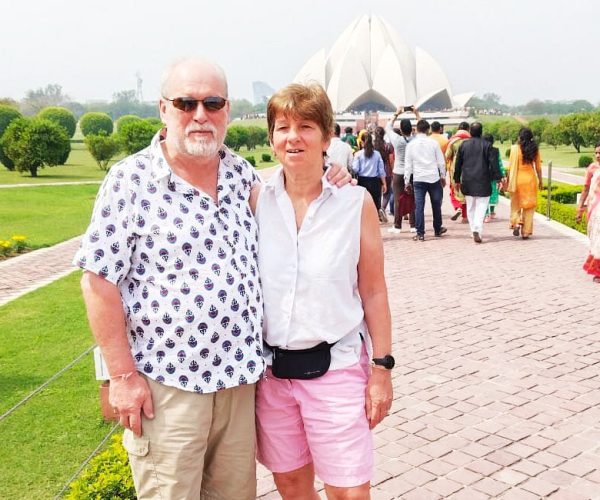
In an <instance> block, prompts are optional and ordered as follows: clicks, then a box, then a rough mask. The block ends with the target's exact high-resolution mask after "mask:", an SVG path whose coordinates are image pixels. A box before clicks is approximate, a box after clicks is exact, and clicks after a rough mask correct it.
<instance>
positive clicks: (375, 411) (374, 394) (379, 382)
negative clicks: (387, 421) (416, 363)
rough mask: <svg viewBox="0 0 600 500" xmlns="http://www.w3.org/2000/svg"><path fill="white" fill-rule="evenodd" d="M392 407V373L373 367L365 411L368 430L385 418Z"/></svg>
mask: <svg viewBox="0 0 600 500" xmlns="http://www.w3.org/2000/svg"><path fill="white" fill-rule="evenodd" d="M391 407H392V371H391V370H388V369H386V368H382V367H378V366H374V367H372V368H371V376H370V377H369V383H368V384H367V392H366V398H365V411H366V413H367V420H368V421H369V429H373V428H374V427H375V426H376V425H377V424H378V423H379V422H381V421H382V420H383V419H384V418H385V417H387V415H388V413H389V412H390V408H391Z"/></svg>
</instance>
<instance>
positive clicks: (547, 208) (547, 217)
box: [546, 160, 552, 220]
mask: <svg viewBox="0 0 600 500" xmlns="http://www.w3.org/2000/svg"><path fill="white" fill-rule="evenodd" d="M551 202H552V160H550V161H549V162H548V198H547V201H546V220H550V203H551Z"/></svg>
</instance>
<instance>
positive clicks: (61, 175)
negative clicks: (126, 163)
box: [0, 142, 121, 184]
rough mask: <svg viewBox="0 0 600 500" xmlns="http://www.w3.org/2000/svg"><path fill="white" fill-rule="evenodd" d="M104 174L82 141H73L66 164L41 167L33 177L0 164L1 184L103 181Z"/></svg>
mask: <svg viewBox="0 0 600 500" xmlns="http://www.w3.org/2000/svg"><path fill="white" fill-rule="evenodd" d="M118 158H121V157H118ZM116 161H117V160H115V161H114V162H113V163H115V162H116ZM104 175H105V172H103V171H102V170H100V168H98V165H97V164H96V162H95V161H94V159H93V158H92V156H91V155H90V153H89V152H88V150H87V148H86V147H85V145H84V144H83V143H81V142H71V154H70V155H69V159H68V160H67V163H66V164H65V165H59V166H58V167H45V168H41V169H39V170H38V176H37V177H31V175H30V174H29V173H24V174H21V173H20V172H14V171H13V172H10V171H8V170H6V168H4V166H0V184H42V183H44V184H46V183H52V182H78V181H86V182H87V181H101V180H102V179H104Z"/></svg>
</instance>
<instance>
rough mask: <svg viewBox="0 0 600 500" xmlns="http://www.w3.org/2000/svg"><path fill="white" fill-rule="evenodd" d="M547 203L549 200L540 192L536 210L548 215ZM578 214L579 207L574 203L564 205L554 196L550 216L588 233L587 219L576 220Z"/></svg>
mask: <svg viewBox="0 0 600 500" xmlns="http://www.w3.org/2000/svg"><path fill="white" fill-rule="evenodd" d="M553 196H554V195H553ZM547 204H548V200H547V199H545V198H544V197H543V196H541V194H540V193H538V204H537V208H536V212H539V213H541V214H543V215H546V208H547ZM576 215H577V209H576V208H575V206H574V205H564V204H562V203H558V202H556V201H555V200H554V198H552V202H551V203H550V218H551V219H552V220H555V221H556V222H560V223H561V224H564V225H565V226H567V227H570V228H571V229H575V230H576V231H579V232H580V233H583V234H587V224H586V222H585V220H583V219H582V220H581V222H577V221H576V220H575V217H576Z"/></svg>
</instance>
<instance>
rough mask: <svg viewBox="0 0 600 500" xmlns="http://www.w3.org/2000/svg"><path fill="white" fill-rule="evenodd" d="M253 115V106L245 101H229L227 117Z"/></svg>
mask: <svg viewBox="0 0 600 500" xmlns="http://www.w3.org/2000/svg"><path fill="white" fill-rule="evenodd" d="M252 113H254V106H253V105H252V103H251V102H250V101H248V100H247V99H231V101H230V108H229V116H230V117H231V118H232V119H234V118H241V117H242V116H244V115H248V114H252Z"/></svg>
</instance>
